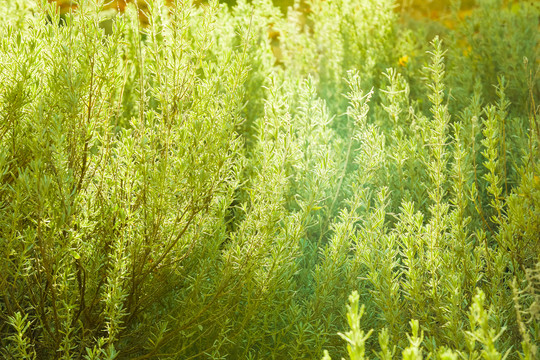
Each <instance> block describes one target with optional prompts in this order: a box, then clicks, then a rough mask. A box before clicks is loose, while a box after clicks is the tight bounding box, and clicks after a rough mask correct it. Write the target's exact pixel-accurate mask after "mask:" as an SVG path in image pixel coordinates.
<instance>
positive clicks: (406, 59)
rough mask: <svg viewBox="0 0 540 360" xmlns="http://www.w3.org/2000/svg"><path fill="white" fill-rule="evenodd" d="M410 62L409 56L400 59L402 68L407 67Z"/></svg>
mask: <svg viewBox="0 0 540 360" xmlns="http://www.w3.org/2000/svg"><path fill="white" fill-rule="evenodd" d="M408 62H409V55H403V56H402V57H400V58H399V65H400V66H407V63H408Z"/></svg>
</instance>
